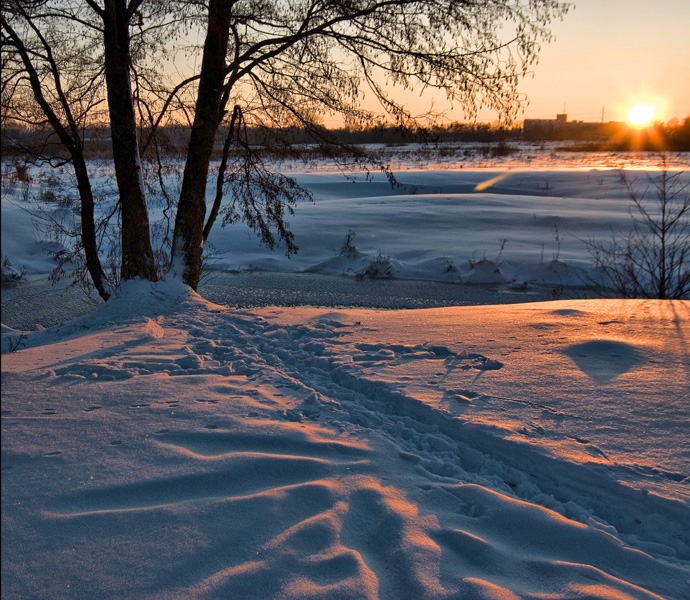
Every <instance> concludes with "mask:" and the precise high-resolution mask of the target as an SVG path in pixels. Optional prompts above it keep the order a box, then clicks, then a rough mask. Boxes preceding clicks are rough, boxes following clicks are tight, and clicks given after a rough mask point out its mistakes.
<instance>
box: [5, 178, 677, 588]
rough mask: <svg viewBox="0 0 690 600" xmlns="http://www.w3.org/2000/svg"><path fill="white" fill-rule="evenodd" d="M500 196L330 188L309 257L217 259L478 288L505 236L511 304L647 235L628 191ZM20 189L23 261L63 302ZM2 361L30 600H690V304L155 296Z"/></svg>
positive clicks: (143, 295)
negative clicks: (361, 258) (380, 257)
mask: <svg viewBox="0 0 690 600" xmlns="http://www.w3.org/2000/svg"><path fill="white" fill-rule="evenodd" d="M490 166H491V165H490ZM552 166H553V165H552ZM500 173H501V170H500V169H499V168H496V167H495V166H492V168H491V169H489V170H486V169H484V170H482V169H477V170H470V169H462V170H458V169H457V168H456V169H455V170H447V171H443V170H441V169H437V170H434V171H427V172H423V171H420V170H417V171H413V170H407V171H401V172H400V173H399V180H400V182H401V185H402V186H406V187H404V188H401V189H398V190H393V191H391V190H390V188H386V187H385V185H384V184H383V183H382V182H381V183H380V184H379V183H377V182H376V181H375V182H373V183H365V182H361V181H360V182H358V183H348V182H343V181H342V180H341V179H339V178H338V176H336V175H334V174H330V173H326V172H318V173H313V172H312V173H306V172H302V173H300V174H298V177H299V178H300V180H301V181H303V182H305V183H307V184H308V185H309V186H310V188H311V189H312V190H313V191H314V195H315V203H314V204H313V205H312V204H305V205H304V206H300V207H298V210H297V214H296V215H295V217H294V219H293V221H292V223H293V230H294V231H295V233H296V235H297V242H298V243H299V244H300V246H301V248H302V252H300V254H299V255H298V256H297V257H294V258H293V259H291V260H290V262H287V260H286V259H285V258H284V257H282V255H281V254H280V253H277V254H275V255H270V254H268V253H266V252H265V251H264V250H262V249H261V248H260V247H258V246H257V245H256V244H255V243H254V242H253V241H250V240H249V239H248V236H247V232H246V231H244V232H242V231H240V230H220V229H219V230H217V231H216V233H215V235H216V236H217V237H216V242H214V243H216V245H217V247H219V248H220V249H222V250H224V251H225V252H224V254H223V255H221V257H220V260H221V261H225V262H224V263H223V264H224V265H225V266H227V267H230V268H234V269H241V270H246V269H248V268H249V265H250V264H252V265H254V267H271V268H275V269H279V270H283V271H290V270H293V271H294V270H299V269H302V268H303V269H304V270H305V271H314V272H316V273H318V272H322V273H323V272H325V273H331V274H339V273H341V272H342V270H343V269H344V267H345V266H347V268H348V269H352V270H353V271H356V269H358V268H361V265H364V263H363V262H362V263H355V262H354V260H357V256H355V257H354V258H353V259H350V263H347V262H345V259H344V258H343V256H341V255H340V254H339V249H340V246H341V244H342V241H343V240H344V238H345V234H346V233H347V230H348V229H352V230H355V231H356V232H357V237H356V238H355V241H354V243H355V245H356V246H357V247H358V249H359V251H360V252H369V253H370V254H369V256H370V257H371V256H374V257H375V256H376V255H377V254H378V250H379V248H380V249H381V252H382V254H385V255H388V256H390V257H391V264H392V266H393V275H396V276H398V277H401V276H402V277H417V278H421V279H432V280H433V279H437V280H443V279H444V278H449V279H450V281H451V282H460V283H462V282H466V281H472V277H475V278H478V279H479V281H484V280H485V279H482V278H479V275H477V274H476V272H477V271H478V268H477V266H476V264H477V263H478V262H480V261H481V258H482V257H484V255H486V257H487V258H491V259H492V260H493V259H494V258H496V253H497V252H498V249H499V243H500V239H502V238H507V239H508V242H507V243H506V245H505V248H504V251H503V254H502V255H501V257H500V259H499V260H498V261H495V260H494V263H499V264H497V266H498V268H499V272H500V274H501V275H502V277H503V278H504V279H503V285H505V286H506V287H511V285H513V286H516V285H518V284H519V285H518V286H521V285H522V284H523V283H524V282H525V281H526V282H527V286H528V288H529V287H531V286H533V285H535V282H536V280H535V278H536V274H537V273H538V272H539V269H538V267H542V268H543V269H546V267H548V266H549V265H554V264H555V263H553V262H552V261H553V259H554V258H556V256H554V254H557V255H558V261H559V262H558V265H560V264H562V265H564V267H560V266H559V268H561V269H562V270H563V272H564V273H571V274H572V273H574V272H577V271H576V270H575V268H576V267H577V268H581V269H583V270H586V269H587V268H588V266H587V255H586V252H584V251H583V250H582V248H581V247H580V245H579V244H580V242H579V240H578V239H577V238H578V237H583V236H584V237H586V236H588V235H596V234H598V233H600V232H606V231H608V227H609V224H610V223H611V224H613V225H614V226H617V225H621V226H623V223H624V222H625V221H626V219H627V218H629V217H628V213H627V204H626V200H625V195H624V193H623V191H622V188H621V186H620V180H619V174H618V173H616V172H612V171H605V170H601V171H599V170H597V171H583V170H567V171H566V170H562V169H561V170H558V169H556V170H544V171H539V170H536V169H532V170H523V171H519V172H518V171H517V170H514V171H510V172H509V174H508V175H509V176H508V177H507V178H503V179H501V180H499V181H497V182H495V183H494V185H493V186H492V187H490V188H487V189H485V190H484V191H475V188H476V185H477V184H479V183H481V182H484V181H488V180H491V179H493V178H495V177H496V176H498V175H499V174H500ZM642 176H644V173H642ZM39 181H40V178H38V177H37V178H36V180H35V183H34V185H37V186H38V185H40V183H39ZM56 185H57V184H56ZM4 192H5V190H3V200H2V211H3V219H2V234H3V235H2V243H3V256H5V255H7V256H10V257H11V258H12V262H13V264H14V265H16V266H21V265H22V264H24V265H26V266H27V270H28V272H29V276H30V278H40V277H43V276H44V274H45V273H46V271H47V268H48V267H49V264H48V263H46V262H42V261H43V260H44V259H43V257H42V255H41V252H40V247H41V246H42V245H43V244H44V243H45V241H44V240H40V239H39V240H35V241H36V244H34V245H32V244H31V243H27V240H30V239H32V238H31V237H30V236H31V235H33V233H32V229H31V228H30V224H27V223H28V220H27V219H26V213H24V212H23V211H21V210H18V209H17V206H16V205H17V204H20V205H21V203H22V202H23V199H22V198H21V193H20V192H21V190H20V188H19V187H17V188H16V189H13V190H10V191H9V193H8V194H5V193H4ZM8 199H14V202H15V204H9V203H8V202H6V200H8ZM554 219H555V220H556V221H555V222H556V223H557V226H558V237H559V239H558V240H556V239H555V233H554V234H551V231H552V230H555V228H554V227H553V222H554ZM549 235H553V237H551V238H549ZM224 243H225V244H226V245H225V246H224V245H223V244H224ZM542 244H543V245H544V246H543V248H542ZM542 252H543V254H544V258H543V259H542V257H541V255H542ZM244 253H247V256H248V257H247V258H245V257H244ZM445 257H448V258H449V259H451V261H452V262H453V263H454V265H455V266H456V268H457V271H452V270H450V271H447V270H446V268H445V267H446V266H447V262H448V261H447V260H446V259H445ZM470 262H471V263H472V264H474V265H475V267H474V268H472V266H471V264H470ZM367 264H368V263H367ZM490 271H491V272H492V273H494V274H496V271H495V269H490ZM473 273H475V274H474V275H473ZM350 275H352V273H351V272H350ZM309 276H310V277H312V275H309ZM562 276H563V273H562V274H561V277H562ZM295 277H298V276H296V275H295ZM304 277H307V275H304ZM313 277H317V275H313ZM513 280H514V281H513ZM377 283H382V284H385V283H386V282H385V281H383V282H377ZM20 285H21V284H20ZM458 287H464V286H458ZM4 294H5V292H3V295H4ZM17 298H18V299H19V300H18V302H21V301H22V300H21V298H24V300H23V301H25V302H27V304H29V303H30V302H29V301H27V300H26V298H27V296H21V295H18V296H17ZM228 303H231V302H228ZM2 351H3V357H2V358H3V360H2V597H3V598H7V599H8V600H9V599H15V598H26V599H43V598H45V599H53V598H79V599H82V598H83V599H92V598H98V599H115V598H120V599H138V598H142V599H151V600H153V599H159V600H162V599H166V600H167V599H184V600H186V599H193V598H199V599H201V598H204V599H221V598H222V599H226V598H232V599H233V600H234V599H240V600H243V599H252V600H254V599H256V600H263V599H272V598H276V599H277V598H287V599H305V598H310V599H328V600H334V599H339V598H342V599H347V600H351V599H359V598H367V599H368V598H380V599H386V600H397V599H408V598H409V599H410V600H416V599H425V598H434V599H441V598H443V599H458V600H460V599H462V600H466V599H469V600H472V599H475V598H476V599H482V600H489V599H491V600H514V599H515V598H525V599H532V600H561V599H573V600H574V599H580V600H581V599H594V598H600V599H604V598H605V599H608V600H622V599H631V598H635V599H651V598H660V597H661V598H667V599H669V600H685V599H687V598H688V597H690V526H689V525H688V524H689V523H690V447H689V446H688V433H687V432H688V430H689V425H690V392H688V390H689V389H690V302H688V301H653V300H649V301H643V300H596V299H590V300H562V301H555V302H535V303H525V304H508V305H502V306H498V305H485V306H463V307H445V308H434V309H426V310H404V311H401V310H397V311H373V310H364V309H347V310H325V309H316V308H277V307H263V308H254V309H251V310H238V309H228V308H225V307H222V306H218V305H215V304H211V303H209V302H208V301H207V300H204V299H202V298H201V297H200V296H198V295H196V294H194V293H193V292H191V291H190V290H189V289H187V288H185V287H184V286H181V285H180V284H178V283H175V282H170V281H164V282H159V283H157V284H149V283H145V282H129V283H128V284H127V285H125V286H123V288H122V290H121V292H120V294H119V296H118V297H116V298H113V299H112V300H110V301H109V302H108V303H106V304H101V305H100V306H98V307H97V308H96V309H95V310H94V311H93V312H91V313H90V314H87V315H84V316H81V317H79V318H77V319H74V320H72V321H69V322H66V323H64V324H62V325H60V326H57V327H51V328H48V329H41V328H39V330H38V331H32V332H22V331H17V330H13V329H11V328H8V327H5V326H3V331H2Z"/></svg>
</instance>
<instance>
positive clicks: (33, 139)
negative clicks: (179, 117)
mask: <svg viewBox="0 0 690 600" xmlns="http://www.w3.org/2000/svg"><path fill="white" fill-rule="evenodd" d="M543 123H544V126H542V127H539V126H537V127H531V128H529V129H528V130H527V129H523V127H522V126H514V127H501V126H497V125H493V124H488V123H458V122H454V123H450V124H446V125H442V126H435V127H431V128H428V129H415V130H409V129H403V128H399V127H392V126H390V127H388V126H384V127H374V128H368V129H356V130H355V129H325V128H324V129H321V130H312V131H305V130H303V129H299V128H294V127H291V128H284V129H268V128H266V129H261V128H254V129H248V130H246V131H244V132H243V136H244V137H243V139H242V142H243V143H247V144H249V145H250V146H252V147H254V148H255V149H263V151H265V152H267V153H271V154H275V155H281V156H286V157H290V156H294V157H304V156H305V155H310V154H313V155H314V156H317V155H319V154H321V153H322V149H320V144H321V145H323V144H324V143H328V145H329V153H334V152H338V151H342V152H345V151H346V150H345V147H346V146H348V145H363V144H384V145H386V146H396V145H405V144H413V143H419V144H432V145H433V144H448V143H457V142H473V143H480V144H500V145H501V146H503V147H505V146H506V144H507V143H510V142H521V141H528V142H537V143H538V142H547V141H562V142H572V144H570V145H568V149H570V150H573V151H606V150H610V151H625V150H633V151H641V150H645V151H690V116H688V117H686V118H685V119H683V120H682V121H681V120H678V119H674V120H671V121H669V122H667V123H655V124H654V125H652V126H650V127H647V128H645V129H641V130H640V129H635V128H632V127H630V126H628V125H627V124H625V123H618V122H610V123H602V124H597V123H583V122H581V121H572V122H568V123H567V124H566V126H562V127H551V126H549V123H550V122H549V121H547V120H544V121H543ZM143 133H144V134H147V133H148V132H146V131H144V132H143ZM189 133H190V128H189V127H184V126H180V125H174V126H166V127H160V128H159V129H158V130H157V132H156V140H157V142H158V146H157V147H158V149H159V152H161V153H163V154H165V155H169V156H177V155H183V154H184V152H185V150H186V147H187V142H188V139H189ZM227 133H228V130H227V128H223V127H221V128H220V130H219V133H218V137H217V140H216V149H215V151H216V154H217V155H220V152H221V150H222V147H223V142H224V140H225V137H226V136H227ZM83 140H84V146H85V150H86V155H87V157H89V158H110V156H111V142H110V131H109V129H108V128H107V127H104V126H99V127H87V128H85V129H84V134H83ZM1 141H2V154H3V156H4V157H15V158H19V157H31V156H32V155H33V156H38V155H42V156H51V157H52V156H54V157H56V158H60V157H61V156H62V157H63V158H66V157H64V156H63V155H62V153H63V152H64V151H63V150H62V149H61V148H62V147H61V145H60V144H58V143H57V140H56V139H55V137H54V133H52V131H51V130H50V129H49V128H47V127H46V128H40V127H31V128H29V127H25V126H22V125H20V124H14V123H8V124H4V125H3V127H2V140H1ZM339 146H340V147H342V148H341V149H340V150H339Z"/></svg>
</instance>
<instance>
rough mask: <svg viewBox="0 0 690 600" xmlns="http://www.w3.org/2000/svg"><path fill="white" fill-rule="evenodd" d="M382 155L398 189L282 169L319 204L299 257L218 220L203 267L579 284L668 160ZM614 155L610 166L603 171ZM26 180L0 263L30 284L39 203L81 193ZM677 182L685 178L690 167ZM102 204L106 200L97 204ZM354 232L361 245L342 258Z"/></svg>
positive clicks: (9, 197) (309, 217) (300, 231)
mask: <svg viewBox="0 0 690 600" xmlns="http://www.w3.org/2000/svg"><path fill="white" fill-rule="evenodd" d="M388 150H389V152H390V153H389V154H388V155H386V159H387V160H388V161H389V162H390V163H391V166H392V168H393V172H394V174H395V176H396V179H397V182H398V184H397V186H396V187H391V185H390V184H389V183H388V181H387V179H386V177H385V176H384V175H383V174H381V173H374V174H373V176H372V179H371V180H367V179H366V178H365V177H364V175H362V174H358V175H355V176H354V178H353V179H346V178H345V177H344V176H343V175H342V173H339V172H335V171H334V170H333V169H332V167H329V166H328V165H326V164H323V165H319V164H316V165H304V164H297V163H281V164H280V165H276V168H278V169H280V170H281V171H282V172H284V173H286V174H289V175H291V176H293V177H294V178H295V179H296V180H297V181H298V182H299V183H300V184H302V185H303V186H305V187H306V188H307V189H309V190H310V191H311V192H312V194H313V202H303V203H300V204H299V205H298V206H297V207H296V210H295V214H294V216H292V217H290V218H289V223H290V228H291V230H292V231H293V232H294V234H295V241H296V243H297V245H298V246H299V252H298V253H297V254H296V255H294V256H292V257H289V258H288V257H287V256H286V255H285V252H284V249H280V248H278V249H277V250H276V251H275V252H271V251H269V250H268V249H266V248H265V247H264V246H262V245H261V244H260V243H259V241H258V239H257V237H256V235H255V234H254V233H253V232H252V231H251V230H249V229H248V228H247V226H246V225H244V224H236V225H231V226H228V227H226V228H222V227H220V223H218V224H217V226H216V227H215V228H214V229H213V230H212V233H211V236H210V237H209V242H210V246H211V247H212V250H211V252H210V256H209V260H208V264H209V266H210V267H212V268H214V269H220V270H224V271H228V270H230V271H235V272H246V271H253V270H257V269H258V270H264V271H282V272H311V273H325V274H332V275H348V276H351V277H355V276H357V275H364V274H365V273H366V272H367V268H368V267H370V266H371V265H372V263H373V265H374V266H377V267H378V273H379V275H386V274H389V275H390V276H392V277H395V278H407V279H417V280H433V281H445V282H454V283H475V284H500V285H504V286H506V287H507V288H513V289H529V288H530V287H533V286H546V287H549V288H551V289H554V290H559V289H562V288H570V287H576V288H577V287H581V286H583V285H584V284H587V283H589V282H590V281H591V278H592V277H594V278H595V279H596V273H595V272H593V270H592V259H591V256H590V253H589V251H588V248H587V245H586V244H585V241H587V240H589V239H591V238H596V239H599V240H608V239H609V238H610V236H611V229H612V228H613V229H614V230H615V231H616V232H617V233H618V234H624V233H625V232H626V231H628V230H629V229H630V225H631V218H630V208H631V204H632V203H631V201H630V199H629V197H628V192H627V191H626V189H625V185H624V184H623V182H622V180H621V173H623V172H625V173H626V176H627V177H628V178H629V180H631V181H633V182H634V186H635V187H636V188H637V189H638V191H644V190H645V189H647V188H648V187H649V179H648V177H649V175H650V173H653V172H654V170H655V169H658V168H659V166H660V159H659V157H658V156H653V155H651V156H648V155H639V156H629V155H628V156H626V157H625V158H623V157H617V156H615V155H602V156H601V157H597V156H598V155H597V156H595V157H594V158H593V157H592V156H591V155H588V154H586V153H569V154H567V155H563V153H559V152H558V151H557V147H547V148H546V149H542V150H539V148H531V147H527V148H526V149H523V151H522V152H519V153H516V154H514V155H511V156H509V157H502V158H487V157H484V156H483V155H481V154H479V155H477V154H471V155H470V156H469V157H465V156H464V154H463V153H464V152H465V151H466V150H461V148H457V149H456V150H455V153H456V155H457V156H456V155H452V156H451V158H448V159H447V160H446V161H445V162H443V161H441V160H439V155H438V154H437V155H435V160H434V161H433V162H431V161H429V160H427V161H426V162H424V161H423V160H421V159H419V155H420V153H421V152H422V151H421V150H420V149H419V148H405V147H403V148H394V149H388ZM445 154H447V153H445ZM415 156H417V157H418V158H417V160H414V157H415ZM459 157H462V158H463V160H460V159H459ZM606 157H607V159H608V164H609V165H610V166H609V167H608V168H605V167H604V166H603V165H604V164H606V163H605V160H604V159H605V158H606ZM668 163H669V166H670V167H671V168H672V169H682V168H683V166H684V165H685V166H687V165H688V164H690V156H689V155H687V154H676V155H673V156H671V157H669V158H668ZM611 165H612V166H615V167H616V168H611ZM95 166H96V167H97V168H96V169H95V173H96V176H95V177H94V185H95V187H96V194H97V195H98V194H103V195H105V196H106V197H110V198H113V197H114V195H113V189H114V188H113V180H112V167H111V166H110V165H109V164H105V163H102V164H101V163H99V164H96V165H95ZM3 170H4V172H5V173H6V174H7V173H10V174H11V172H12V165H10V164H9V163H6V164H4V165H3ZM623 170H625V171H623ZM29 175H30V176H31V179H32V181H31V182H30V183H28V184H23V183H21V182H15V183H11V182H9V178H8V177H5V180H6V182H5V185H4V186H3V195H2V256H3V259H7V260H9V262H10V263H11V265H12V267H13V268H14V269H16V270H19V271H22V270H23V271H25V272H26V274H27V276H29V277H45V276H46V274H47V273H49V272H50V271H51V269H52V267H53V264H52V260H51V258H50V255H49V253H50V252H51V251H52V252H54V251H55V250H56V249H58V248H59V247H60V246H59V244H58V240H56V239H51V238H50V237H49V236H46V235H45V234H39V233H37V232H36V231H35V226H34V223H33V222H32V216H31V213H32V212H35V205H34V201H35V200H36V199H38V200H39V201H40V203H41V205H42V206H43V209H44V210H45V211H46V212H47V214H48V215H49V216H50V217H51V218H58V219H67V220H69V219H72V218H73V214H72V213H71V212H70V211H69V210H67V209H66V208H64V203H62V204H61V199H63V198H64V197H65V196H68V195H70V194H72V195H73V194H74V192H73V191H72V189H71V188H70V181H69V177H68V174H67V173H64V172H63V173H62V174H60V173H56V172H55V171H53V170H50V169H48V168H44V169H38V168H33V169H30V171H29ZM683 178H684V179H683V181H684V182H688V181H690V172H685V173H684V174H683ZM166 181H167V186H168V189H169V191H170V193H171V194H172V195H173V196H174V193H175V190H176V188H177V186H179V180H178V179H177V178H176V177H175V176H174V175H173V174H172V173H169V174H168V175H167V180H166ZM210 187H212V186H210ZM212 192H213V190H212V189H209V196H210V195H211V193H212ZM650 200H653V197H650ZM150 204H151V211H152V221H153V223H154V229H155V227H156V225H155V224H156V223H160V222H161V220H162V209H161V207H160V206H158V205H157V201H156V199H155V198H154V197H153V196H151V198H150ZM108 206H109V203H108V202H106V203H105V204H104V207H105V208H103V209H102V210H106V209H107V207H108ZM349 232H353V233H354V237H353V238H352V242H351V245H350V247H349V252H346V253H343V246H344V244H345V241H346V238H347V236H348V233H349ZM107 255H108V248H107V243H106V244H105V247H104V248H103V256H104V257H105V256H107ZM377 263H378V264H377ZM3 270H4V271H6V269H5V268H4V269H3ZM569 295H570V296H572V295H575V294H574V293H571V294H569Z"/></svg>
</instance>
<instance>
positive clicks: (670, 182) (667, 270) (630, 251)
mask: <svg viewBox="0 0 690 600" xmlns="http://www.w3.org/2000/svg"><path fill="white" fill-rule="evenodd" d="M663 162H664V168H663V169H662V170H661V171H660V172H659V173H658V174H657V175H656V176H652V175H649V176H648V179H647V183H646V185H644V186H641V185H640V184H639V183H638V182H637V181H636V180H630V179H628V178H627V177H626V176H625V174H624V175H623V183H624V185H625V187H626V189H627V192H628V197H629V198H630V200H631V202H632V204H633V206H632V209H631V218H632V230H631V231H630V233H628V234H627V235H618V234H616V233H615V232H614V231H612V232H611V239H610V241H609V242H608V243H607V242H601V241H597V240H594V239H590V240H587V241H585V244H586V245H587V247H588V249H589V252H590V255H591V257H592V259H593V261H594V264H595V266H596V268H597V271H598V272H599V274H600V275H601V278H602V280H603V281H602V282H601V283H598V284H597V282H594V283H595V287H596V289H597V290H598V291H599V292H600V293H601V294H602V295H610V294H611V293H613V295H615V296H618V297H622V298H660V299H664V298H672V299H687V298H690V184H688V183H684V182H683V181H682V179H681V176H682V175H683V173H684V172H682V171H680V172H676V173H669V171H668V170H667V169H666V164H665V163H666V161H665V160H664V161H663ZM650 196H651V198H650Z"/></svg>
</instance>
